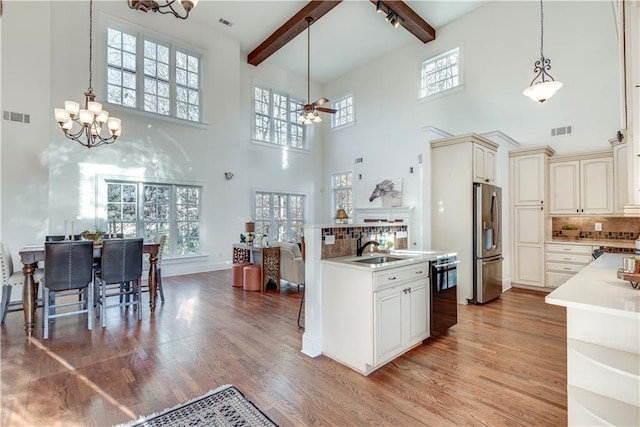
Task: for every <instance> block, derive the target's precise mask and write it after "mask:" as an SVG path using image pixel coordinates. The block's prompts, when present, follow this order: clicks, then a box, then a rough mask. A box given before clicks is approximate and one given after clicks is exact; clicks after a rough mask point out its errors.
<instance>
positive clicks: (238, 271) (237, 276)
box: [231, 262, 251, 288]
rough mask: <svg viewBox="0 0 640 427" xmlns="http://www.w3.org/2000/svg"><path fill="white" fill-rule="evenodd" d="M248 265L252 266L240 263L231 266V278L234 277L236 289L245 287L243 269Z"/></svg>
mask: <svg viewBox="0 0 640 427" xmlns="http://www.w3.org/2000/svg"><path fill="white" fill-rule="evenodd" d="M247 265H251V263H250V262H240V263H237V264H233V265H232V266H231V269H232V271H231V276H232V277H233V287H234V288H242V287H243V283H244V277H243V274H244V273H243V272H242V269H243V268H244V267H245V266H247Z"/></svg>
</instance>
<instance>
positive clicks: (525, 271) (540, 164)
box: [509, 146, 554, 288]
mask: <svg viewBox="0 0 640 427" xmlns="http://www.w3.org/2000/svg"><path fill="white" fill-rule="evenodd" d="M553 154H554V151H553V149H552V148H551V147H546V146H545V147H536V148H527V149H521V150H514V151H510V152H509V174H510V181H511V185H510V191H511V194H510V196H511V200H513V205H512V207H511V224H512V229H513V233H512V239H513V240H512V246H511V247H512V251H513V252H512V257H511V259H512V264H511V265H512V277H513V280H512V284H513V286H516V287H517V286H521V287H535V288H540V287H544V285H545V276H544V249H545V248H544V242H545V238H546V236H547V235H548V234H550V224H549V217H548V215H547V208H546V206H545V204H546V200H547V194H548V188H547V187H548V184H547V183H548V180H547V171H548V166H547V165H548V159H549V157H550V156H551V155H553Z"/></svg>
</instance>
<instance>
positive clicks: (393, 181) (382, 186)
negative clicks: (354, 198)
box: [357, 178, 402, 208]
mask: <svg viewBox="0 0 640 427" xmlns="http://www.w3.org/2000/svg"><path fill="white" fill-rule="evenodd" d="M358 190H359V191H358V204H357V207H358V208H395V207H400V206H402V178H385V179H380V180H376V181H363V182H362V184H361V186H360V188H359V189H358Z"/></svg>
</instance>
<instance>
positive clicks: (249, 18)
mask: <svg viewBox="0 0 640 427" xmlns="http://www.w3.org/2000/svg"><path fill="white" fill-rule="evenodd" d="M488 1H489V0H446V1H431V0H421V1H420V0H419V1H405V3H406V4H407V5H408V6H409V7H410V8H411V9H413V11H415V12H416V13H417V14H418V15H419V16H420V17H421V18H422V19H424V20H425V21H426V22H428V23H429V25H431V26H432V27H433V28H435V29H436V31H437V30H438V27H441V26H443V25H445V24H447V23H449V22H451V21H453V20H455V19H456V18H458V17H460V16H462V15H464V14H466V13H468V12H470V11H472V10H473V9H475V8H477V7H479V6H482V5H483V4H485V3H487V2H488ZM307 3H308V2H306V1H287V0H281V1H269V0H262V1H260V0H259V1H242V0H240V1H238V0H235V1H220V0H200V2H199V3H198V5H197V7H196V8H195V9H193V10H192V11H191V14H190V16H189V18H188V19H189V20H194V21H197V22H198V23H201V24H204V25H208V26H211V27H212V28H215V29H216V30H218V31H222V32H224V33H226V34H228V35H229V36H230V37H233V38H234V39H237V40H239V42H240V48H241V50H242V53H243V58H244V59H245V60H246V58H247V55H248V54H249V53H250V52H251V51H253V50H254V49H255V48H256V47H258V46H259V45H260V44H261V43H262V42H264V41H265V40H266V39H267V38H268V37H269V36H270V35H271V34H273V32H274V31H276V30H277V29H278V28H279V27H280V26H281V25H282V24H284V23H285V22H286V21H287V20H289V19H290V18H291V17H293V16H294V15H295V14H296V13H297V12H298V11H300V10H301V9H302V8H303V7H305V5H307ZM220 19H224V20H227V21H229V22H231V24H232V26H231V27H229V26H226V25H224V24H222V23H220V22H219V20H220ZM409 43H415V44H419V45H422V44H423V43H422V42H421V41H420V40H418V39H417V38H416V37H415V36H414V35H412V34H411V33H410V32H409V31H407V30H406V29H404V28H403V27H402V26H399V27H397V28H394V27H393V26H391V25H390V24H388V23H387V22H386V21H385V19H384V15H383V14H380V13H376V7H375V4H373V3H372V2H371V1H370V0H346V1H343V2H341V3H340V4H338V5H337V6H336V7H334V8H333V9H332V10H330V11H328V12H327V13H326V14H325V15H324V16H322V17H321V18H320V19H318V20H317V21H316V22H314V23H313V24H312V25H311V58H310V59H311V79H312V80H314V81H317V82H319V83H326V82H329V81H331V80H333V79H335V78H337V77H339V76H341V75H343V74H345V73H348V72H349V71H351V70H353V69H355V68H357V67H359V66H361V65H364V64H366V63H368V62H370V61H372V60H373V59H375V58H378V57H380V56H382V55H383V54H385V53H388V52H390V51H392V50H394V49H397V48H400V47H403V46H405V45H407V44H409ZM262 64H272V65H275V66H277V67H281V68H284V69H287V70H290V71H292V72H294V73H296V74H299V75H301V76H305V77H306V74H307V32H306V30H305V31H303V32H302V33H300V34H299V35H298V36H296V37H295V38H294V39H293V40H291V41H290V42H288V43H287V44H285V45H284V46H283V47H282V48H280V49H278V50H277V51H276V52H275V53H273V54H272V55H271V56H269V57H268V58H267V59H265V60H264V62H262ZM262 64H261V65H262ZM258 66H260V65H258Z"/></svg>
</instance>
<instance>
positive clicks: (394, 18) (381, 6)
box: [376, 0, 401, 28]
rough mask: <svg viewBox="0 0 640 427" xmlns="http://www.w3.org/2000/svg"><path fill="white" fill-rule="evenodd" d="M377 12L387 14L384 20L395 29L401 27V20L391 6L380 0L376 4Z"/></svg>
mask: <svg viewBox="0 0 640 427" xmlns="http://www.w3.org/2000/svg"><path fill="white" fill-rule="evenodd" d="M376 12H379V13H384V14H385V17H384V20H385V21H387V22H388V23H389V24H391V25H393V28H398V25H400V19H401V18H400V17H399V16H398V14H397V13H396V12H394V11H393V10H391V8H390V7H389V5H387V4H385V3H384V2H383V1H381V0H378V1H377V2H376Z"/></svg>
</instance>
